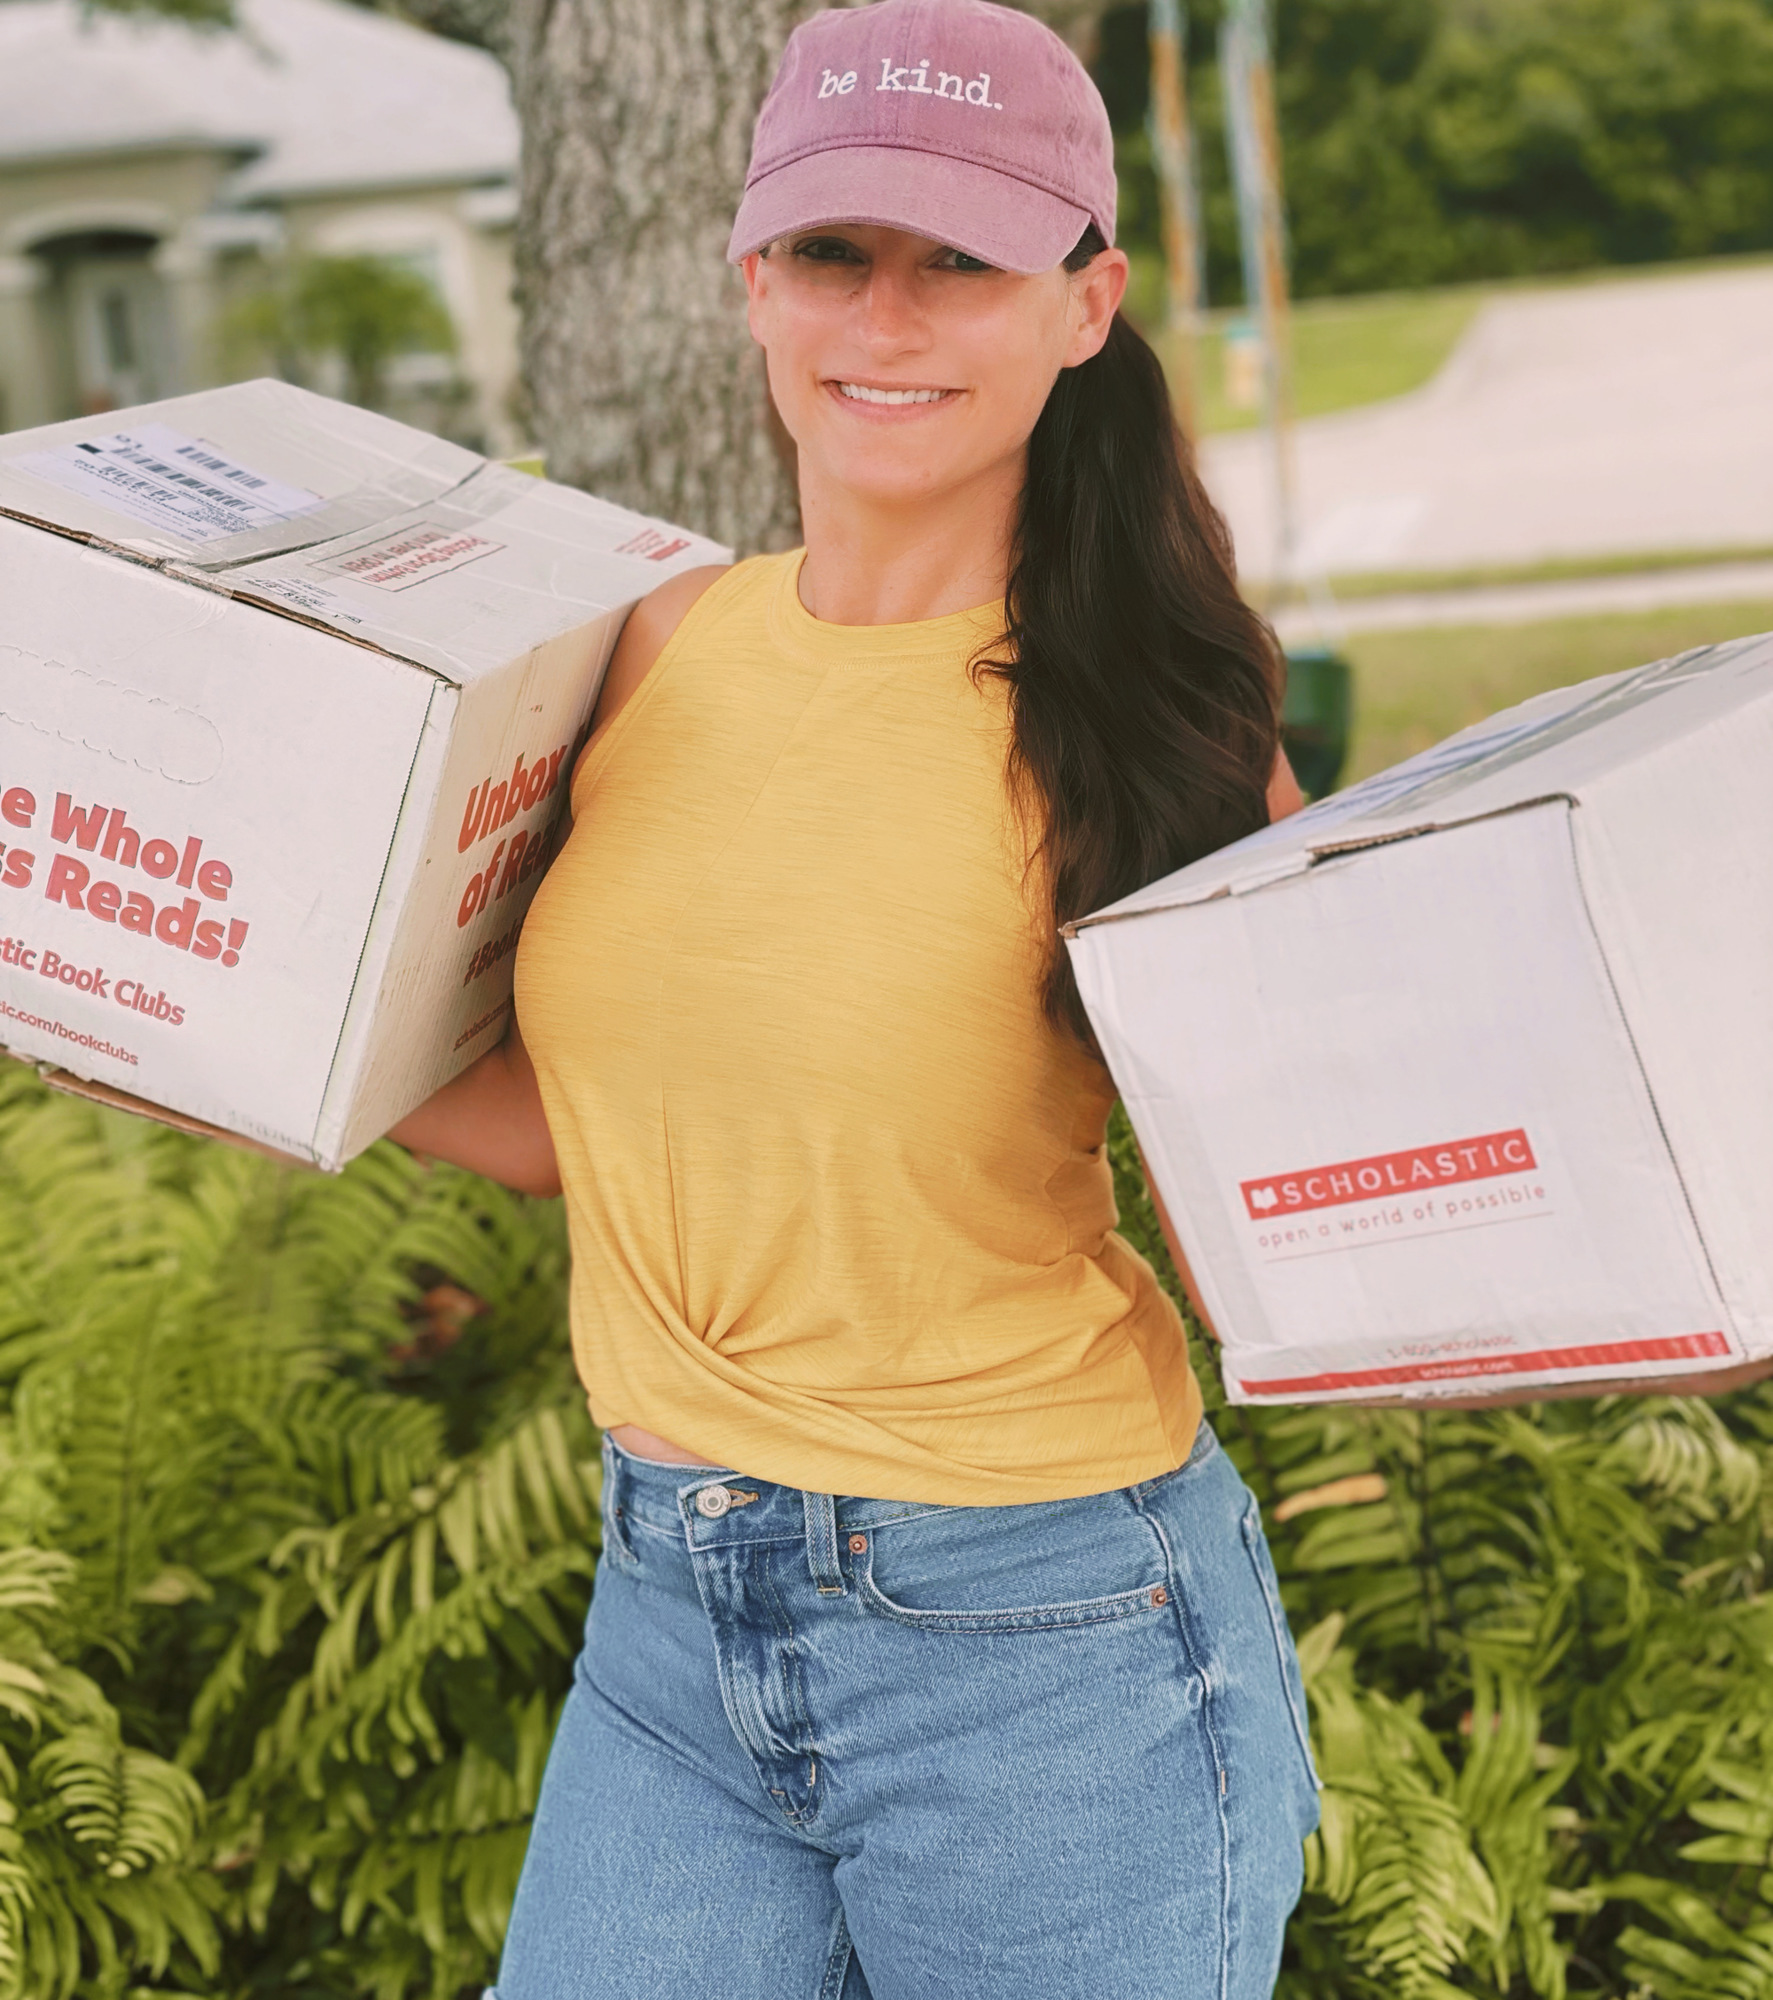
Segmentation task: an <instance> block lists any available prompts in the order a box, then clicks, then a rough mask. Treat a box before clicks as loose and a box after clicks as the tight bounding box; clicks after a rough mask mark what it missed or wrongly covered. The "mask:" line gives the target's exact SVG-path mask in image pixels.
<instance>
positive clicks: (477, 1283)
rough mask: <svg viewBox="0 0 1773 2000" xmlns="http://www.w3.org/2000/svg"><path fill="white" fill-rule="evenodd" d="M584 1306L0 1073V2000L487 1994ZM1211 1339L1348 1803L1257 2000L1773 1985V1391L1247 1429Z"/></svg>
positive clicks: (545, 1278) (489, 1210)
mask: <svg viewBox="0 0 1773 2000" xmlns="http://www.w3.org/2000/svg"><path fill="white" fill-rule="evenodd" d="M1110 1150H1111V1154H1112V1156H1113V1159H1114V1163H1115V1167H1116V1175H1117V1182H1118V1192H1119V1196H1120V1201H1121V1206H1122V1212H1123V1226H1124V1227H1125V1229H1126V1231H1127V1233H1128V1234H1129V1236H1131V1237H1132V1239H1133V1240H1134V1241H1135V1243H1137V1244H1138V1245H1139V1246H1140V1247H1141V1248H1142V1249H1144V1250H1145V1251H1146V1252H1147V1254H1148V1255H1151V1256H1152V1257H1153V1258H1154V1260H1155V1261H1156V1262H1157V1264H1158V1266H1159V1269H1160V1273H1161V1274H1163V1275H1164V1276H1165V1278H1166V1281H1169V1282H1173V1273H1172V1272H1170V1271H1169V1268H1168V1260H1167V1258H1166V1257H1165V1255H1164V1253H1163V1250H1162V1245H1161V1242H1160V1241H1159V1239H1158V1235H1157V1231H1156V1227H1155V1221H1154V1218H1153V1215H1152V1212H1151V1207H1150V1203H1149V1199H1148V1197H1147V1195H1146V1192H1145V1188H1144V1184H1143V1181H1142V1179H1141V1178H1140V1176H1139V1171H1138V1165H1137V1157H1136V1153H1135V1151H1134V1149H1133V1146H1132V1142H1131V1135H1130V1133H1129V1132H1128V1131H1127V1129H1126V1127H1125V1125H1124V1122H1122V1121H1119V1120H1117V1123H1116V1127H1115V1130H1114V1133H1113V1135H1112V1139H1111V1148H1110ZM565 1275H566V1252H565V1246H564V1243H563V1240H562V1235H561V1227H560V1219H559V1215H558V1211H557V1208H556V1206H555V1205H553V1204H544V1203H533V1202H526V1201H522V1200H520V1199H518V1198H516V1197H513V1196H509V1195H506V1194H504V1193H503V1192H501V1191H500V1190H498V1189H496V1188H492V1187H489V1186H487V1185H486V1184H485V1183H483V1182H480V1181H477V1180H475V1179H473V1178H472V1177H471V1176H468V1175H465V1174H460V1173H456V1172H453V1171H451V1170H447V1169H442V1168H436V1169H426V1168H424V1167H421V1166H419V1165H418V1164H416V1163H414V1162H413V1161H411V1160H410V1159H408V1158H407V1157H406V1156H405V1155H404V1154H402V1153H400V1152H398V1151H397V1150H396V1149H394V1148H392V1147H378V1148H375V1149H373V1150H372V1151H371V1152H370V1153H369V1154H368V1155H366V1156H365V1157H364V1158H363V1159H361V1160H359V1161H358V1162H357V1163H356V1164H355V1165H354V1166H353V1167H352V1168H351V1169H350V1171H349V1172H348V1173H346V1174H345V1175H343V1176H341V1177H339V1178H337V1179H327V1178H324V1177H321V1176H318V1175H310V1174H302V1173H296V1172H290V1171H285V1170H282V1169H279V1168H277V1167H274V1166H272V1165H270V1164H268V1163H266V1162H264V1161H261V1160H257V1159H253V1158H250V1157H248V1156H246V1155H243V1154H239V1153H236V1152H233V1151H230V1150H228V1149H226V1148H222V1147H217V1146H213V1145H208V1144H205V1143H202V1142H200V1141H197V1140H192V1139H187V1138H183V1137H180V1136H179V1135H177V1134H174V1133H171V1132H167V1131H163V1130H160V1129H158V1128H156V1127H153V1126H149V1125H145V1124H141V1123H137V1122H135V1121H132V1120H127V1119H124V1118H121V1117H118V1116H116V1115H115V1114H112V1113H108V1112H102V1111H99V1110H96V1109H94V1108H93V1107H91V1106H89V1105H85V1104H82V1103H78V1102H75V1101H72V1100H69V1099H66V1098H60V1097H55V1096H52V1095H51V1094H50V1093H48V1092H46V1091H45V1090H44V1089H43V1088H42V1087H41V1086H40V1085H39V1084H38V1083H37V1082H36V1080H35V1078H34V1077H32V1076H31V1074H30V1073H29V1072H28V1071H25V1070H23V1069H19V1068H17V1067H8V1068H5V1069H4V1070H0V2000H70V1997H71V1996H75V1995H78V1996H80V2000H86V1996H88V1995H91V1996H96V2000H122V1996H145V1995H149V1994H155V1995H159V1994H186V1995H191V1996H201V1997H202V2000H248V1996H258V1995H263V1996H266V2000H270V1996H273V1995H274V1996H276V2000H347V1996H367V2000H456V1996H465V1995H468V1994H472V1993H475V1992H476V1991H477V1990H478V1988H479V1986H480V1984H481V1983H482V1982H483V1981H484V1980H485V1979H486V1978H488V1977H489V1976H490V1973H491V1970H492V1968H493V1966H494V1964H495V1962H496V1957H497V1951H498V1945H499V1940H500V1937H501V1935H502V1932H503V1929H504V1924H505V1920H506V1915H507V1911H508V1909H509V1903H510V1897H511V1893H512V1890H513V1888H514V1886H515V1882H516V1877H517V1871H518V1869H519V1867H520V1865H521V1862H522V1855H523V1848H524V1843H525V1840H526V1838H527V1832H528V1825H529V1818H530V1814H531V1812H532V1810H533V1807H534V1803H535V1799H536V1795H537V1790H538V1787H539V1784H540V1780H541V1772H542V1767H543V1763H544V1761H545V1758H546V1754H547V1746H548V1742H549V1739H550V1737H551V1735H552V1732H553V1728H554V1725H555V1722H556V1719H557V1717H558V1714H559V1709H560V1704H561V1702H562V1700H563V1699H564V1696H565V1691H566V1688H567V1686H568V1684H569V1679H570V1667H571V1658H572V1654H573V1650H574V1646H575V1644H576V1638H577V1627H578V1625H579V1622H580V1620H581V1617H582V1615H583V1611H584V1608H585V1605H586V1602H587V1599H588V1594H589V1588H590V1579H591V1571H592V1567H593V1564H594V1560H595V1555H596V1550H597V1545H598V1530H597V1504H596V1503H597V1473H596V1464H595V1455H594V1446H595V1438H594V1435H593V1433H592V1431H591V1428H590V1425H589V1422H588V1420H587V1418H586V1416H585V1412H584V1404H583V1399H582V1396H581V1395H580V1393H579V1391H578V1388H577V1386H576V1384H575V1382H574V1380H573V1376H572V1370H571V1365H570V1360H569V1356H568V1353H567V1347H566V1341H565V1334H564V1316H563V1302H564V1285H565ZM1196 1348H1197V1354H1196V1359H1197V1365H1198V1366H1199V1368H1200V1372H1201V1376H1202V1381H1203V1384H1204V1385H1205V1388H1206V1393H1207V1399H1208V1403H1209V1407H1210V1408H1211V1410H1212V1413H1213V1421H1214V1422H1215V1424H1216V1425H1217V1427H1218V1429H1219V1432H1220V1435H1221V1437H1222V1438H1223V1439H1224V1440H1225V1442H1226V1444H1227V1446H1228V1448H1229V1449H1230V1451H1231V1452H1232V1454H1233V1456H1234V1458H1235V1459H1236V1461H1237V1463H1238V1464H1239V1466H1240V1468H1241V1469H1242V1471H1243V1473H1244V1475H1245V1477H1246V1478H1247V1479H1248V1480H1249V1481H1250V1483H1251V1485H1252V1487H1253V1488H1254V1489H1255V1491H1256V1493H1257V1494H1258V1496H1259V1498H1260V1499H1261V1500H1262V1503H1263V1506H1264V1508H1265V1510H1266V1513H1267V1516H1268V1521H1269V1528H1270V1535H1271V1538H1272V1541H1273V1545H1274V1551H1275V1559H1276V1566H1277V1568H1278V1570H1279V1572H1280V1575H1281V1578H1282V1588H1283V1591H1284V1594H1285V1597H1286V1601H1287V1606H1288V1610H1289V1613H1290V1615H1291V1617H1292V1619H1293V1623H1294V1629H1295V1630H1296V1631H1297V1632H1298V1633H1299V1634H1300V1654H1301V1658H1302V1661H1303V1663H1304V1666H1305V1670H1306V1678H1307V1686H1308V1691H1309V1694H1310V1698H1311V1704H1312V1714H1313V1723H1314V1729H1313V1736H1314V1744H1315V1750H1316V1755H1317V1758H1318V1762H1319V1766H1320V1769H1321V1771H1322V1774H1323V1777H1324V1781H1325V1792H1324V1799H1323V1808H1324V1809H1323V1824H1322V1826H1321V1828H1320V1830H1319V1831H1318V1833H1317V1834H1316V1835H1315V1836H1314V1837H1313V1839H1312V1841H1311V1842H1310V1844H1309V1847H1308V1850H1307V1856H1306V1891H1305V1896H1304V1899H1303V1901H1302V1903H1301V1906H1300V1909H1299V1911H1298V1913H1297V1915H1296V1916H1295V1918H1294V1921H1293V1924H1292V1927H1291V1930H1290V1933H1289V1939H1288V1947H1287V1955H1286V1961H1285V1965H1284V1968H1283V1972H1282V1987H1281V1990H1282V1994H1283V1996H1284V2000H1450V1996H1453V1995H1474V1994H1475V1995H1483V1996H1491V2000H1528V1996H1536V2000H1565V1996H1569V2000H1579V1996H1589V1995H1594V1996H1602V1995H1605V1996H1610V2000H1759V1997H1760V1996H1763V1995H1765V1996H1773V1600H1769V1598H1768V1596H1767V1595H1766V1589H1765V1586H1766V1576H1765V1567H1766V1559H1767V1554H1768V1549H1769V1542H1770V1539H1773V1399H1770V1398H1769V1397H1768V1396H1767V1395H1766V1394H1765V1393H1764V1392H1761V1391H1752V1392H1747V1393H1745V1394H1743V1395H1740V1396H1737V1397H1735V1398H1732V1399H1730V1400H1728V1401H1726V1402H1724V1403H1721V1404H1718V1405H1715V1406H1714V1405H1710V1404H1702V1403H1701V1404H1694V1403H1687V1402H1681V1401H1674V1400H1662V1399H1650V1400H1643V1401H1635V1400H1627V1399H1615V1400H1612V1401H1607V1402H1600V1403H1551V1404H1545V1405H1541V1406H1537V1407H1529V1408H1522V1409H1513V1410H1500V1411H1489V1412H1479V1411H1472V1412H1459V1411H1453V1410H1445V1411H1439V1412H1434V1413H1425V1412H1421V1411H1358V1410H1348V1409H1336V1408H1324V1409H1276V1410H1248V1409H1242V1408H1235V1407H1232V1406H1229V1405H1227V1404H1226V1403H1225V1401H1224V1397H1223V1393H1222V1389H1221V1387H1220V1383H1219V1378H1218V1374H1217V1370H1216V1367H1215V1364H1214V1361H1213V1357H1212V1354H1211V1353H1210V1351H1208V1350H1207V1348H1206V1346H1205V1345H1204V1343H1201V1342H1199V1341H1198V1340H1197V1341H1196Z"/></svg>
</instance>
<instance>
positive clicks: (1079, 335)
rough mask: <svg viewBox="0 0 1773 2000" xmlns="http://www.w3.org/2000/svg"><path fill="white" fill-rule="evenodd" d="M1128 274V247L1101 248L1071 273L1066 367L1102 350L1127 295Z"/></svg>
mask: <svg viewBox="0 0 1773 2000" xmlns="http://www.w3.org/2000/svg"><path fill="white" fill-rule="evenodd" d="M1127 275H1128V265H1127V253H1126V252H1125V251H1124V250H1100V251H1098V252H1097V253H1096V255H1095V256H1094V257H1092V258H1091V259H1090V261H1089V262H1088V263H1087V264H1086V265H1085V266H1084V267H1083V269H1082V270H1081V271H1073V272H1072V273H1071V278H1070V283H1071V341H1070V344H1069V346H1068V347H1067V348H1066V350H1065V360H1064V364H1063V365H1064V366H1065V367H1067V368H1075V367H1076V366H1077V365H1078V363H1079V362H1080V361H1088V360H1089V359H1090V358H1091V356H1092V355H1095V354H1099V353H1100V352H1101V350H1102V343H1103V342H1104V341H1105V340H1106V339H1107V338H1108V329H1109V328H1110V327H1111V326H1112V325H1113V324H1114V316H1115V314H1116V313H1117V312H1119V311H1120V302H1121V300H1122V299H1124V298H1125V297H1126V295H1127Z"/></svg>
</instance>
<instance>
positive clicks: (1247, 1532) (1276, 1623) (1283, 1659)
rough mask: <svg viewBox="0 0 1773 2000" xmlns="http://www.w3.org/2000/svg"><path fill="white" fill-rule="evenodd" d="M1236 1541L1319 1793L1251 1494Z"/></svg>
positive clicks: (1287, 1637)
mask: <svg viewBox="0 0 1773 2000" xmlns="http://www.w3.org/2000/svg"><path fill="white" fill-rule="evenodd" d="M1237 1525H1238V1535H1239V1539H1240V1540H1241V1541H1242V1542H1243V1545H1244V1554H1245V1555H1246V1556H1247V1557H1248V1558H1249V1562H1250V1568H1251V1569H1252V1570H1253V1571H1254V1572H1255V1576H1256V1587H1257V1589H1258V1590H1260V1591H1261V1593H1262V1602H1263V1604H1264V1605H1266V1606H1267V1609H1268V1625H1269V1630H1270V1631H1271V1632H1272V1633H1273V1634H1274V1664H1275V1668H1276V1670H1277V1671H1278V1672H1279V1674H1280V1681H1281V1693H1282V1694H1283V1695H1285V1697H1286V1702H1287V1714H1288V1716H1289V1717H1290V1718H1291V1720H1292V1724H1293V1735H1294V1738H1295V1740H1296V1741H1297V1742H1298V1745H1299V1754H1300V1755H1301V1756H1302V1757H1303V1758H1304V1760H1305V1775H1306V1776H1307V1777H1308V1778H1309V1779H1310V1780H1311V1788H1312V1790H1313V1791H1317V1792H1321V1791H1322V1790H1323V1788H1324V1781H1323V1780H1322V1779H1321V1778H1320V1777H1319V1776H1318V1774H1317V1760H1316V1759H1315V1758H1314V1757H1313V1756H1312V1754H1311V1730H1310V1726H1309V1724H1308V1722H1307V1720H1306V1718H1305V1717H1304V1716H1303V1715H1301V1714H1300V1713H1299V1704H1298V1702H1297V1701H1296V1700H1295V1699H1294V1698H1293V1682H1292V1678H1291V1676H1290V1675H1289V1674H1288V1672H1287V1653H1288V1651H1289V1649H1290V1648H1291V1646H1292V1643H1293V1641H1292V1634H1291V1632H1290V1631H1289V1629H1288V1627H1287V1614H1286V1607H1285V1606H1284V1605H1283V1604H1282V1603H1281V1601H1280V1595H1279V1591H1278V1589H1277V1588H1276V1587H1275V1586H1274V1585H1272V1584H1271V1583H1270V1582H1269V1579H1268V1575H1267V1573H1266V1571H1265V1570H1264V1569H1263V1566H1262V1564H1261V1563H1260V1562H1258V1561H1257V1560H1256V1549H1255V1537H1256V1536H1258V1535H1260V1534H1261V1532H1262V1510H1261V1507H1260V1506H1259V1505H1258V1503H1257V1500H1256V1496H1255V1495H1254V1494H1251V1496H1250V1502H1249V1505H1248V1506H1247V1507H1246V1508H1245V1509H1244V1511H1243V1518H1242V1519H1241V1520H1240V1521H1239V1522H1238V1524H1237Z"/></svg>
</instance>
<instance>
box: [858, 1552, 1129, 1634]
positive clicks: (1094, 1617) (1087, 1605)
mask: <svg viewBox="0 0 1773 2000" xmlns="http://www.w3.org/2000/svg"><path fill="white" fill-rule="evenodd" d="M856 1583H857V1587H858V1594H859V1595H860V1596H861V1598H862V1600H863V1602H864V1603H865V1604H867V1605H869V1606H870V1608H871V1609H873V1610H874V1611H875V1612H877V1613H878V1614H879V1615H880V1616H881V1617H883V1618H891V1619H892V1620H894V1621H895V1622H896V1623H897V1624H900V1625H913V1626H916V1627H917V1628H918V1629H919V1630H920V1631H925V1632H1050V1631H1055V1630H1063V1629H1064V1628H1066V1627H1068V1626H1082V1625H1112V1624H1114V1623H1116V1622H1117V1621H1118V1620H1120V1619H1122V1618H1136V1617H1137V1616H1138V1615H1139V1614H1140V1612H1142V1611H1155V1610H1157V1609H1159V1608H1160V1607H1159V1606H1157V1605H1155V1604H1153V1603H1152V1601H1151V1593H1152V1591H1153V1590H1154V1589H1155V1588H1156V1585H1155V1584H1149V1583H1148V1584H1144V1585H1142V1586H1141V1587H1140V1588H1139V1589H1137V1590H1122V1591H1117V1592H1116V1593H1115V1594H1114V1596H1112V1597H1086V1598H1082V1599H1080V1600H1079V1601H1078V1602H1076V1603H1074V1604H1031V1605H1028V1606H1026V1607H1012V1608H1010V1609H1007V1610H1003V1611H918V1610H915V1609H913V1608H912V1607H911V1606H910V1605H906V1604H896V1603H894V1601H893V1600H892V1599H891V1598H890V1597H888V1596H887V1594H886V1592H885V1591H883V1590H882V1589H881V1588H880V1586H879V1584H877V1583H876V1582H875V1581H874V1577H873V1574H872V1565H870V1564H868V1563H863V1564H862V1565H860V1566H859V1567H858V1569H857V1571H856Z"/></svg>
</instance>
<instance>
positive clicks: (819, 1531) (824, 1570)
mask: <svg viewBox="0 0 1773 2000" xmlns="http://www.w3.org/2000/svg"><path fill="white" fill-rule="evenodd" d="M800 1498H801V1504H802V1505H803V1507H804V1508H805V1510H806V1561H807V1568H808V1569H810V1570H811V1571H812V1573H813V1582H814V1583H815V1584H816V1585H817V1586H818V1590H819V1595H820V1596H821V1597H841V1596H843V1594H844V1589H843V1571H842V1570H841V1569H840V1568H839V1567H838V1562H837V1502H836V1501H835V1500H834V1499H833V1498H832V1496H831V1495H830V1494H829V1493H802V1494H801V1496H800Z"/></svg>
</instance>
